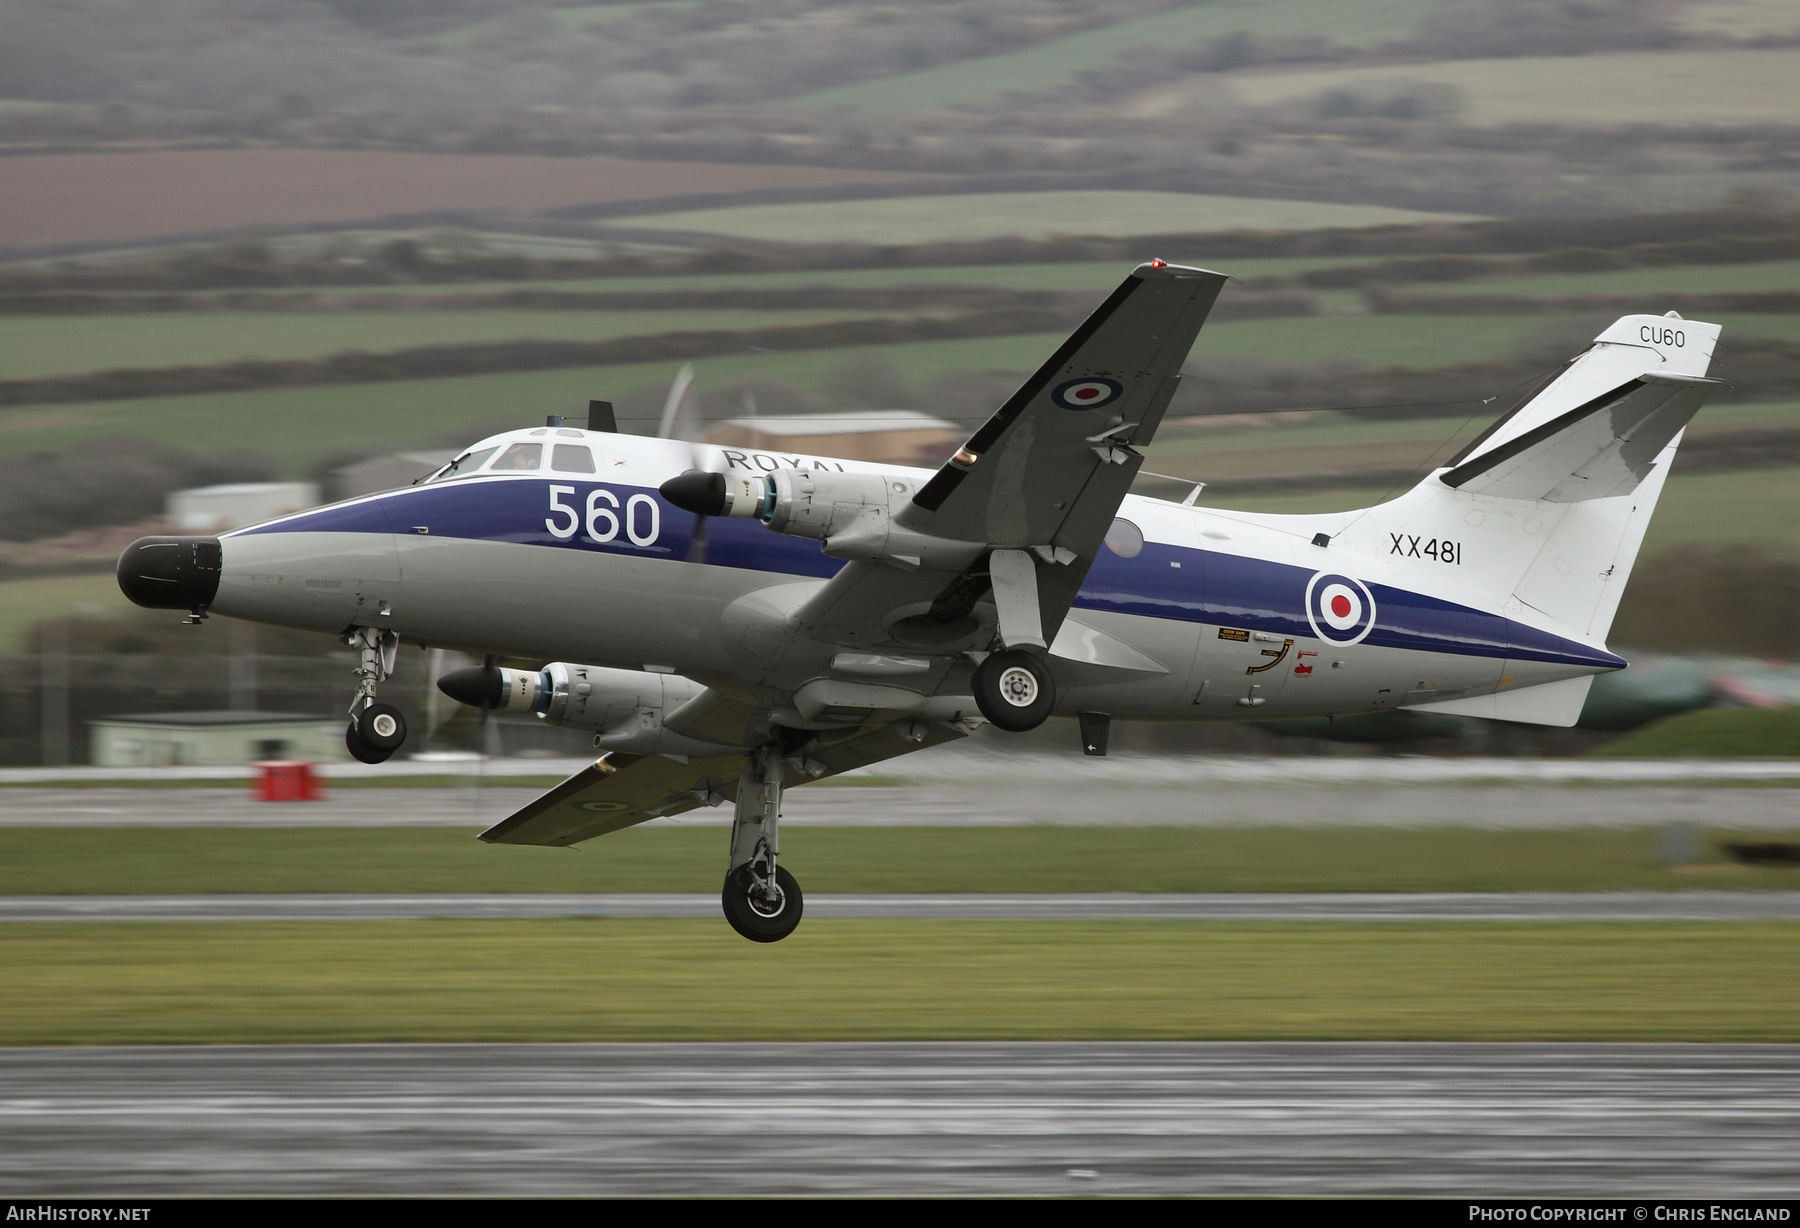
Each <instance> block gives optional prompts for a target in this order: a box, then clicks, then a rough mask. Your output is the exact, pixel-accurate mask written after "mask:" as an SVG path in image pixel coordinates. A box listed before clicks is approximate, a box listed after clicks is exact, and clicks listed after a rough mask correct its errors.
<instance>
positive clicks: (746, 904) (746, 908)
mask: <svg viewBox="0 0 1800 1228" xmlns="http://www.w3.org/2000/svg"><path fill="white" fill-rule="evenodd" d="M755 888H756V879H755V877H754V876H753V875H752V874H751V873H750V867H749V866H748V865H742V866H739V867H738V868H737V869H735V870H733V871H732V872H731V873H730V874H727V875H726V876H725V890H724V892H723V894H722V895H721V897H720V899H721V902H722V903H723V904H724V905H725V919H726V920H727V921H729V922H730V923H731V928H732V929H734V930H736V931H737V932H738V933H739V934H741V935H743V936H744V937H745V938H748V939H749V940H750V941H751V942H780V941H781V940H782V939H783V938H786V937H787V936H788V935H789V934H791V933H793V932H794V927H795V926H797V925H799V924H800V914H801V913H803V912H805V911H806V898H805V897H804V896H802V895H801V894H800V884H799V883H797V882H795V881H794V876H793V875H792V874H789V873H788V872H787V868H786V867H785V866H780V865H778V866H776V867H775V890H776V891H777V892H778V893H779V894H780V896H781V899H780V900H779V901H777V902H776V903H775V904H774V905H773V906H771V905H770V904H769V903H768V902H767V901H765V900H762V899H758V898H757V897H756V896H755V895H754V894H753V892H754V891H755Z"/></svg>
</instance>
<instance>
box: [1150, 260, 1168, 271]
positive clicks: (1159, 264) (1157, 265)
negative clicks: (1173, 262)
mask: <svg viewBox="0 0 1800 1228" xmlns="http://www.w3.org/2000/svg"><path fill="white" fill-rule="evenodd" d="M1150 267H1151V268H1153V269H1166V268H1168V267H1169V262H1168V261H1167V260H1152V261H1151V262H1150Z"/></svg>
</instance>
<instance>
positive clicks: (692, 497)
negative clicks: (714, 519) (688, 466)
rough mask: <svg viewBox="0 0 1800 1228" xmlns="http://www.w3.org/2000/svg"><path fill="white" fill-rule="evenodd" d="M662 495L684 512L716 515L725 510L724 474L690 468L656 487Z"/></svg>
mask: <svg viewBox="0 0 1800 1228" xmlns="http://www.w3.org/2000/svg"><path fill="white" fill-rule="evenodd" d="M656 489H657V490H658V491H660V492H661V494H662V497H663V498H665V499H667V500H668V501H669V502H670V503H673V504H674V505H675V506H676V507H678V508H680V509H681V510H682V511H684V512H692V513H694V515H696V516H717V515H719V514H720V513H721V512H723V511H724V510H725V475H724V474H722V473H701V472H699V471H698V470H690V471H689V472H687V473H684V474H682V475H681V476H679V477H673V478H670V479H669V480H668V481H666V482H664V483H663V484H662V485H661V486H658V487H657V488H656Z"/></svg>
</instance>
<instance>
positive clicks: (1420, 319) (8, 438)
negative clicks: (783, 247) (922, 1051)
mask: <svg viewBox="0 0 1800 1228" xmlns="http://www.w3.org/2000/svg"><path fill="white" fill-rule="evenodd" d="M187 318H188V319H190V320H199V321H202V322H204V321H206V320H208V319H210V318H211V317H206V316H190V317H187ZM282 318H287V317H282ZM1556 318H1557V317H1547V316H1497V317H1488V316H1437V317H1434V316H1359V317H1347V318H1311V317H1309V318H1300V319H1287V320H1249V321H1243V322H1240V323H1232V324H1219V325H1215V326H1213V327H1211V328H1208V329H1206V330H1205V331H1203V332H1202V333H1201V335H1200V341H1199V344H1198V345H1196V346H1195V348H1194V356H1195V358H1196V359H1197V360H1205V359H1208V358H1215V357H1225V358H1233V357H1251V358H1257V359H1263V360H1270V361H1273V360H1279V359H1288V360H1292V361H1298V362H1311V361H1316V360H1319V359H1324V358H1334V357H1338V358H1343V357H1347V358H1354V359H1356V360H1358V361H1360V362H1366V363H1369V364H1371V365H1376V366H1385V365H1393V366H1436V365H1439V364H1440V363H1447V362H1461V361H1468V360H1473V359H1479V358H1483V357H1487V356H1490V355H1492V354H1493V353H1494V352H1495V351H1496V350H1498V349H1502V348H1504V347H1506V346H1508V345H1510V344H1513V343H1515V342H1516V341H1518V340H1519V339H1521V338H1523V337H1527V336H1530V335H1531V334H1533V333H1534V332H1536V331H1537V330H1539V329H1542V328H1544V327H1545V326H1546V325H1547V324H1549V323H1552V322H1554V320H1555V319H1556ZM1770 318H1784V317H1770ZM1062 340H1063V337H1062V335H1061V334H1048V333H1046V334H1035V333H1034V334H1026V335H1021V336H1014V337H988V338H975V339H971V340H963V341H927V342H912V343H907V344H903V345H891V346H863V347H852V348H846V349H829V350H806V351H798V352H794V353H785V354H744V355H741V356H733V357H728V358H712V359H705V360H702V361H700V362H697V363H695V364H694V365H695V369H696V371H697V372H698V376H699V381H700V387H701V388H702V390H704V389H705V388H707V387H715V388H716V387H719V386H721V385H729V384H730V383H732V382H734V381H737V380H742V379H745V378H747V377H750V376H756V375H762V376H770V377H774V378H777V379H781V380H786V381H788V382H790V383H793V384H796V385H798V386H800V387H802V388H807V389H811V390H815V391H816V390H820V389H822V388H823V387H824V385H825V384H826V383H827V381H828V379H829V377H830V376H831V375H832V373H833V372H834V371H836V370H837V369H838V368H839V367H840V366H842V365H843V364H844V363H845V362H846V361H848V360H852V359H854V358H857V357H859V356H863V355H870V354H875V355H879V356H881V357H882V358H883V359H885V360H887V361H889V362H891V363H893V364H894V365H895V366H896V367H898V368H899V369H900V371H902V372H903V373H904V374H905V375H906V376H907V377H908V378H909V379H910V380H912V381H913V382H915V383H918V384H925V383H929V382H930V381H932V380H934V379H936V378H938V377H940V376H943V375H946V374H948V373H950V372H953V371H960V370H997V371H1015V372H1027V371H1030V370H1032V369H1034V368H1035V367H1037V366H1038V365H1039V364H1040V363H1042V362H1043V361H1044V359H1045V358H1047V357H1048V356H1049V355H1050V354H1051V353H1052V352H1053V351H1054V350H1055V349H1056V347H1057V345H1058V344H1060V343H1061V342H1062ZM679 366H680V364H679V363H676V362H655V363H632V364H625V365H620V366H611V367H582V368H568V369H562V370H552V371H532V372H523V373H518V374H504V375H478V376H464V377H460V378H455V379H431V380H396V381H392V382H388V383H373V384H344V385H335V386H328V387H300V388H276V389H268V390H259V391H254V392H232V393H208V394H204V395H193V396H169V397H150V398H143V399H138V400H122V401H100V402H90V403H85V404H77V405H41V406H24V407H20V408H17V409H7V410H0V453H7V452H21V451H32V450H38V449H51V448H57V447H61V446H64V445H66V444H68V443H71V442H73V441H75V440H79V439H83V438H88V437H92V436H96V435H142V436H154V437H155V438H158V439H160V440H163V441H165V442H168V443H172V444H176V445H179V446H181V447H187V448H196V449H200V450H203V451H205V450H212V449H218V448H226V447H230V448H256V449H260V450H262V451H265V452H267V453H269V454H270V455H272V456H273V457H275V458H276V460H277V462H278V463H279V464H280V465H281V467H282V469H283V471H284V472H286V473H289V474H295V475H297V474H300V473H303V472H304V471H305V469H306V466H307V464H308V463H309V462H310V461H311V459H312V458H313V457H314V456H316V455H318V454H319V453H321V452H327V451H331V450H334V449H338V448H342V447H344V446H346V442H347V441H354V443H355V444H356V445H357V446H363V447H371V448H382V447H391V448H394V449H404V448H416V447H420V446H423V444H424V443H425V442H426V441H427V440H432V439H438V438H441V437H443V436H444V435H445V434H446V433H447V432H451V431H454V430H455V429H456V428H458V427H460V426H468V427H471V428H473V427H478V426H485V425H487V424H490V423H494V422H497V421H506V420H509V419H510V420H515V421H518V422H520V423H524V422H529V421H532V420H535V419H540V418H541V417H542V415H544V414H546V413H580V412H584V411H585V407H586V403H587V401H588V399H589V398H590V397H601V398H607V399H613V398H616V397H618V396H619V395H620V394H621V393H623V392H625V391H627V390H630V389H634V388H639V387H643V386H646V385H656V386H666V385H667V383H668V381H669V380H670V379H672V378H673V377H674V374H675V371H676V369H677V368H678V367H679ZM827 408H832V407H831V406H827ZM626 425H627V426H628V427H629V426H630V424H629V423H627V424H626Z"/></svg>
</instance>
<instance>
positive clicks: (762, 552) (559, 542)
mask: <svg viewBox="0 0 1800 1228" xmlns="http://www.w3.org/2000/svg"><path fill="white" fill-rule="evenodd" d="M563 509H567V510H563ZM694 521H695V518H694V517H693V516H692V515H691V514H689V513H687V512H684V511H682V510H680V509H679V508H677V507H674V506H673V505H672V504H669V503H668V502H666V501H665V500H663V499H662V497H661V496H660V495H658V494H657V492H656V491H655V490H654V489H652V488H648V487H639V486H627V485H623V484H620V483H601V482H583V481H578V480H570V481H567V482H557V481H551V480H547V479H543V478H508V479H499V480H487V481H483V480H474V481H468V482H454V483H445V484H443V485H441V486H425V487H413V488H412V489H410V490H402V491H395V492H393V493H391V494H386V495H377V496H372V497H370V498H367V499H363V500H359V501H356V502H351V503H342V504H337V505H334V506H331V507H324V508H320V509H318V510H317V511H312V512H302V513H300V514H299V515H296V516H290V517H288V518H287V519H285V520H279V521H275V522H273V523H271V524H267V525H262V526H258V527H256V528H252V529H245V530H241V531H240V533H237V534H229V535H227V538H226V540H229V539H230V537H233V536H245V535H255V534H261V533H309V532H310V533H320V532H323V533H384V534H386V533H399V534H407V533H409V532H411V531H412V526H414V525H423V526H428V527H429V529H430V535H431V536H432V537H439V538H442V537H451V538H465V539H470V540H477V541H502V542H514V543H519V544H523V545H535V546H549V547H557V548H561V549H571V548H573V549H581V550H588V551H597V552H600V553H607V554H624V555H636V556H639V557H647V558H663V559H671V560H679V559H686V558H687V557H688V553H689V547H690V545H691V543H692V540H693V533H694ZM704 561H705V562H706V563H708V564H710V565H712V566H715V567H731V568H737V569H742V570H749V571H766V572H774V573H778V574H781V575H790V576H809V577H816V578H821V579H823V578H828V577H830V576H833V575H836V574H837V572H838V570H839V569H840V568H841V567H843V563H841V562H840V561H838V560H837V559H834V558H831V557H829V556H828V555H825V554H823V553H821V552H820V547H819V544H818V543H816V542H813V541H810V540H807V539H805V538H798V537H788V536H786V535H784V534H780V533H773V532H770V531H769V530H768V529H767V528H765V527H764V526H763V525H761V524H758V523H756V522H754V521H748V520H733V519H729V518H724V517H714V518H713V519H712V520H711V522H710V523H709V525H708V528H707V543H706V552H705V556H704ZM1315 579H1317V580H1318V583H1314V581H1315ZM1333 585H1341V586H1344V587H1345V588H1346V589H1347V590H1348V592H1347V593H1338V592H1332V586H1333ZM1309 586H1310V590H1311V595H1312V596H1315V597H1317V596H1320V595H1321V594H1324V593H1327V592H1331V595H1342V596H1348V595H1349V594H1355V595H1356V596H1358V597H1360V598H1362V599H1363V600H1364V601H1365V603H1366V604H1365V615H1366V616H1367V617H1369V619H1370V622H1369V625H1367V626H1364V625H1362V624H1361V623H1358V624H1357V630H1356V632H1354V634H1357V635H1359V636H1360V642H1362V643H1366V644H1369V645H1373V646H1375V647H1380V648H1405V649H1412V650H1415V651H1419V652H1439V653H1454V654H1460V655H1465V656H1474V657H1497V658H1501V659H1510V660H1515V661H1542V662H1549V663H1554V664H1562V665H1584V666H1591V667H1594V668H1598V669H1623V668H1624V667H1625V661H1624V659H1623V658H1621V657H1618V656H1615V655H1613V654H1612V653H1609V652H1605V651H1602V650H1600V649H1597V648H1594V647H1592V646H1590V645H1587V644H1583V643H1580V642H1578V641H1575V640H1570V639H1566V638H1564V637H1562V636H1559V635H1553V634H1551V633H1549V632H1546V631H1539V630H1536V629H1535V628H1532V627H1528V626H1525V625H1523V624H1521V623H1517V622H1513V621H1512V620H1510V619H1507V618H1505V617H1502V616H1501V615H1498V614H1490V613H1487V612H1485V611H1482V610H1476V609H1472V608H1470V607H1469V606H1464V605H1458V604H1457V603H1455V602H1452V601H1445V600H1442V599H1441V598H1437V597H1428V596H1425V595H1424V594H1422V593H1415V592H1411V591H1408V590H1406V589H1401V588H1394V587H1391V586H1388V585H1383V584H1365V583H1363V582H1362V581H1359V580H1356V579H1355V578H1353V577H1348V576H1341V575H1335V574H1331V575H1327V574H1325V573H1315V572H1314V571H1312V570H1311V569H1309V568H1304V567H1295V566H1292V565H1290V564H1286V563H1275V562H1270V561H1268V560H1266V559H1254V558H1246V557H1243V556H1241V555H1235V554H1224V553H1218V552H1214V551H1209V550H1196V549H1191V548H1189V547H1185V546H1171V545H1168V544H1166V543H1162V542H1146V543H1145V544H1144V549H1143V552H1142V553H1141V554H1139V555H1137V556H1136V557H1135V558H1130V559H1127V558H1121V557H1120V556H1118V555H1117V554H1115V553H1114V552H1112V551H1110V550H1102V551H1101V552H1100V556H1099V557H1098V558H1097V559H1095V560H1094V563H1093V566H1092V568H1091V569H1090V570H1089V572H1088V575H1087V579H1086V580H1085V582H1084V583H1083V584H1082V588H1081V591H1080V593H1079V594H1078V595H1077V596H1076V598H1075V605H1074V608H1075V609H1077V610H1084V609H1085V610H1105V611H1110V612H1114V613H1120V614H1136V615H1140V616H1143V617H1147V618H1167V619H1174V620H1177V621H1180V622H1193V623H1203V624H1207V625H1216V626H1227V627H1242V628H1244V629H1246V630H1250V631H1264V632H1268V633H1270V634H1273V635H1282V636H1293V637H1295V638H1296V639H1308V640H1320V641H1322V642H1324V643H1327V644H1345V643H1353V642H1357V641H1355V640H1347V639H1343V638H1338V637H1341V636H1342V635H1344V634H1346V632H1343V631H1340V630H1338V629H1336V628H1335V627H1334V626H1333V624H1332V623H1330V622H1329V621H1326V620H1323V619H1320V620H1318V624H1319V625H1318V626H1316V627H1315V616H1314V614H1313V613H1312V611H1311V610H1310V608H1309ZM1352 604H1354V603H1352ZM1334 613H1335V611H1334ZM1323 631H1330V632H1331V633H1332V635H1331V637H1327V636H1325V635H1323V634H1322V632H1323Z"/></svg>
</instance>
